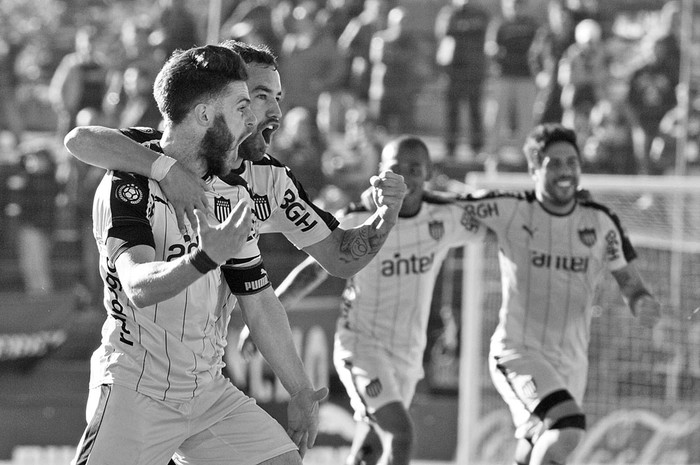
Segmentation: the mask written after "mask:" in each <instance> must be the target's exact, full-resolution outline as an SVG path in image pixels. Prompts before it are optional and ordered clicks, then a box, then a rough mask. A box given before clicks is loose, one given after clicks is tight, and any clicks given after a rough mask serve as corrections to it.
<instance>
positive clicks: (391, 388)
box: [333, 338, 421, 421]
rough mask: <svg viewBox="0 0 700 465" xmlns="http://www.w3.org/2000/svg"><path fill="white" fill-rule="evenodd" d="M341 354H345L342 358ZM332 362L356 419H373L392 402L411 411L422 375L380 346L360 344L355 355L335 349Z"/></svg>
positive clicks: (354, 352)
mask: <svg viewBox="0 0 700 465" xmlns="http://www.w3.org/2000/svg"><path fill="white" fill-rule="evenodd" d="M341 353H342V355H341ZM333 354H334V355H333V363H334V365H335V369H336V371H337V373H338V377H339V378H340V381H342V383H343V385H344V386H345V390H346V391H347V393H348V396H349V397H350V405H351V406H352V408H353V410H354V412H355V415H354V418H355V420H358V421H367V420H372V418H373V415H374V413H375V412H376V411H377V410H378V409H379V408H381V407H383V406H385V405H387V404H389V403H391V402H401V403H402V404H403V406H404V407H405V408H406V409H408V408H409V407H410V405H411V401H412V400H413V395H414V394H415V393H416V385H417V384H418V381H420V379H421V376H417V375H416V374H412V373H411V370H409V369H407V367H406V366H404V365H405V364H404V363H401V362H400V361H399V360H396V359H394V358H393V357H391V354H389V353H388V352H386V351H385V350H384V349H382V348H381V347H380V346H377V345H373V344H370V343H368V344H357V345H356V346H355V347H354V351H353V353H352V355H349V354H348V352H347V351H345V350H342V351H341V350H339V348H338V340H337V338H336V347H335V350H334V351H333Z"/></svg>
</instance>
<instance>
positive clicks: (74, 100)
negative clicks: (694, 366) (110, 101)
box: [49, 26, 109, 138]
mask: <svg viewBox="0 0 700 465" xmlns="http://www.w3.org/2000/svg"><path fill="white" fill-rule="evenodd" d="M97 34H98V31H97V29H96V28H95V27H92V26H85V27H82V28H80V29H78V30H77V31H76V33H75V51H74V52H72V53H69V54H68V55H66V56H65V57H63V59H62V60H61V62H60V63H59V65H58V67H57V68H56V71H55V72H54V74H53V77H52V78H51V83H50V85H49V99H50V101H51V103H52V105H53V107H54V110H55V111H56V114H57V116H58V127H57V133H58V135H59V137H61V138H62V137H63V136H65V135H66V133H67V132H68V131H70V130H71V128H73V127H74V126H75V125H76V117H77V115H78V112H79V111H81V110H83V109H90V110H91V111H93V112H94V113H95V114H97V115H99V116H100V118H103V117H104V111H103V100H104V98H105V95H106V93H107V73H108V69H109V67H108V65H107V60H106V57H104V56H103V55H102V54H101V53H100V52H98V50H97V49H96V40H97Z"/></svg>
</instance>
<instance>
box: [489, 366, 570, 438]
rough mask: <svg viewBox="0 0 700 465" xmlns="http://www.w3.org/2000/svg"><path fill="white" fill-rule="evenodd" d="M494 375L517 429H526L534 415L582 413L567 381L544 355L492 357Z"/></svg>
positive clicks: (494, 381)
mask: <svg viewBox="0 0 700 465" xmlns="http://www.w3.org/2000/svg"><path fill="white" fill-rule="evenodd" d="M489 364H490V366H489V368H490V372H491V378H492V380H493V383H494V386H495V387H496V390H498V392H499V393H500V394H501V397H503V400H504V401H505V402H506V404H507V405H508V407H509V409H510V411H511V414H512V416H513V422H514V424H515V426H516V428H519V429H520V428H526V427H528V426H527V425H528V423H532V421H533V419H532V418H531V417H532V416H535V417H538V418H539V419H542V418H544V417H545V416H547V415H549V416H550V417H551V416H552V415H559V414H562V415H566V414H575V413H580V407H579V405H578V403H577V402H576V400H575V399H574V398H573V396H572V395H571V393H570V387H569V385H568V383H567V380H566V379H565V378H564V377H563V376H562V374H561V373H559V372H558V371H557V370H556V369H555V368H554V367H553V366H552V365H551V364H550V363H548V362H547V361H546V360H544V359H543V358H541V357H534V356H529V355H524V356H520V355H519V356H509V357H503V358H496V357H489Z"/></svg>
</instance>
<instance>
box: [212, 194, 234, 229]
mask: <svg viewBox="0 0 700 465" xmlns="http://www.w3.org/2000/svg"><path fill="white" fill-rule="evenodd" d="M230 214H231V201H230V200H229V199H227V198H226V197H215V198H214V216H215V217H216V219H217V220H218V221H219V223H223V222H224V220H225V219H226V218H228V216H229V215H230Z"/></svg>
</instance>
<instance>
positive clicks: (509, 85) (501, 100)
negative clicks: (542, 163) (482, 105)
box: [485, 0, 538, 154]
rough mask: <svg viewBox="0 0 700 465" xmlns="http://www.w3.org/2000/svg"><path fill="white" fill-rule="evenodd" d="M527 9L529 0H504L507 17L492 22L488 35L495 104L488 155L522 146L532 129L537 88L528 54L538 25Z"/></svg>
mask: <svg viewBox="0 0 700 465" xmlns="http://www.w3.org/2000/svg"><path fill="white" fill-rule="evenodd" d="M526 7H527V0H501V11H502V13H503V17H502V18H497V19H494V20H492V21H491V23H490V24H489V29H488V33H487V35H486V45H485V46H486V54H487V55H488V57H489V58H490V62H491V67H490V69H491V73H490V79H491V82H492V92H491V93H492V96H491V98H492V100H493V102H494V104H495V105H494V108H493V111H492V112H487V115H489V116H488V118H487V122H486V127H487V128H488V133H489V137H488V139H489V141H488V149H487V152H488V153H492V154H497V153H498V151H499V149H500V148H501V147H505V146H514V147H522V144H523V143H524V142H525V137H526V136H527V134H528V132H529V131H530V130H531V129H532V109H533V107H534V104H535V91H536V88H535V81H534V80H533V78H532V74H531V73H530V65H529V63H528V58H527V53H528V50H529V49H530V46H531V45H532V41H533V39H534V38H535V33H536V32H537V28H538V23H537V21H536V20H535V19H534V18H533V17H531V16H529V15H528V14H527V13H526Z"/></svg>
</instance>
